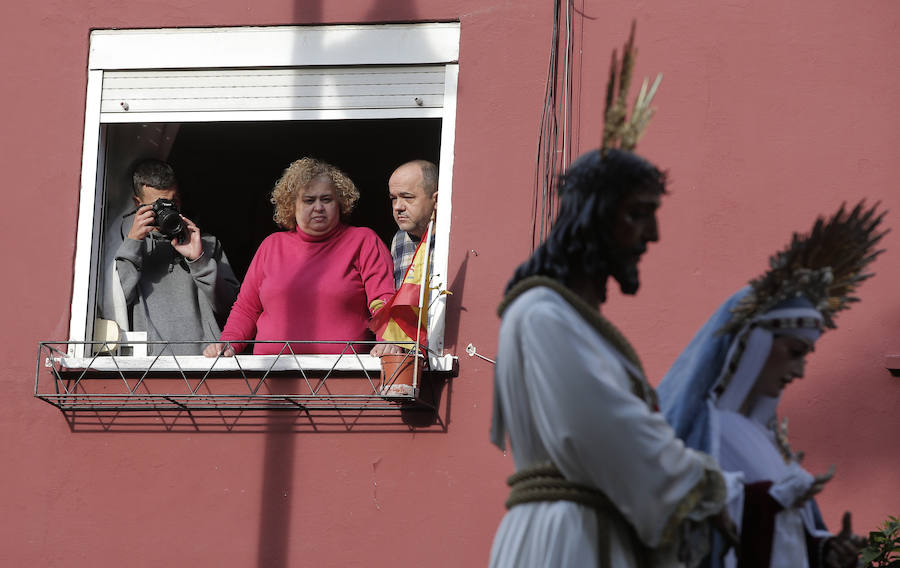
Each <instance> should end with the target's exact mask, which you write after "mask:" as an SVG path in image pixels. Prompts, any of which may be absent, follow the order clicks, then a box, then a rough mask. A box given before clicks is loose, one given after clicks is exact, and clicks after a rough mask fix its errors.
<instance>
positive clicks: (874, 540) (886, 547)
mask: <svg viewBox="0 0 900 568" xmlns="http://www.w3.org/2000/svg"><path fill="white" fill-rule="evenodd" d="M860 559H861V560H862V562H863V566H864V567H865V568H900V519H898V518H897V517H893V516H892V517H888V519H887V520H886V521H885V522H884V524H883V525H882V526H881V527H879V530H877V531H872V532H870V533H869V542H868V546H866V548H864V549H863V551H862V556H861V557H860Z"/></svg>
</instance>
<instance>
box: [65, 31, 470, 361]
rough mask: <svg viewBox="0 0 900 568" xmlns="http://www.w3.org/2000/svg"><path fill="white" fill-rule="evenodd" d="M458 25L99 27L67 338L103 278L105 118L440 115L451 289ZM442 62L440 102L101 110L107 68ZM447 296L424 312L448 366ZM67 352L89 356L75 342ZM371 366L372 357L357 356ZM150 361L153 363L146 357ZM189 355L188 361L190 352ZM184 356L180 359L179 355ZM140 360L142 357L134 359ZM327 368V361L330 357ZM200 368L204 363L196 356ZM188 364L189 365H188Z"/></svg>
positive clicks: (440, 254) (94, 36)
mask: <svg viewBox="0 0 900 568" xmlns="http://www.w3.org/2000/svg"><path fill="white" fill-rule="evenodd" d="M458 60H459V23H424V24H390V25H343V26H309V27H306V26H279V27H240V28H178V29H152V30H95V31H93V32H92V33H91V40H90V56H89V60H88V80H87V99H86V104H85V120H84V147H83V153H82V162H81V188H80V198H79V208H78V229H77V230H78V233H77V236H76V249H75V266H74V276H73V283H72V306H71V316H70V322H69V341H71V342H73V343H77V342H84V341H89V340H90V338H88V337H86V334H87V331H88V329H89V327H90V326H89V325H88V324H89V318H93V314H94V313H95V306H96V301H97V298H96V294H97V284H98V281H97V280H98V278H99V277H100V275H99V268H98V261H99V254H100V247H101V243H100V240H101V225H102V209H103V203H104V196H103V194H102V192H103V181H102V179H101V178H102V176H103V173H104V167H103V164H102V163H101V160H102V153H101V151H100V150H101V147H102V138H103V136H104V135H105V128H104V125H105V124H111V123H116V122H119V123H121V122H136V123H146V122H172V123H181V122H203V121H210V120H215V121H250V120H252V121H266V120H271V121H290V120H315V119H320V120H326V119H354V118H387V119H389V118H440V119H441V121H442V123H441V141H440V144H441V149H440V165H439V188H438V190H439V191H440V195H441V200H440V206H439V207H438V209H437V219H436V226H437V230H436V233H435V246H434V253H433V255H434V256H433V263H434V264H433V266H434V273H435V282H440V283H442V284H443V286H444V287H446V286H447V285H448V282H447V274H448V254H449V237H450V219H451V206H452V189H453V183H452V176H453V149H454V143H455V135H456V91H457V77H458V73H459V65H458ZM407 64H408V65H429V64H437V65H443V67H444V72H445V80H444V98H443V105H442V107H441V108H419V107H416V106H415V105H411V106H410V107H409V108H396V109H368V110H367V109H341V110H335V109H327V110H269V111H231V112H217V113H197V112H165V113H152V114H150V113H130V114H129V113H115V114H113V113H101V108H100V107H101V105H100V103H101V91H102V85H103V78H104V73H106V72H108V71H116V70H142V69H146V70H150V69H176V68H177V69H220V68H221V69H227V68H244V67H249V68H267V67H306V66H364V65H407ZM445 310H446V297H445V296H440V297H438V298H437V299H436V300H435V301H434V303H433V304H432V306H431V309H430V313H429V329H428V334H429V348H430V349H431V350H432V351H433V352H434V353H437V354H438V356H432V357H431V361H430V363H431V366H432V368H433V369H437V370H450V366H451V365H452V360H453V357H452V356H450V355H443V349H444V320H445ZM70 355H71V356H75V357H86V356H89V354H88V353H85V352H84V351H83V350H82V349H78V348H75V347H73V348H71V349H70ZM363 357H364V359H365V363H364V364H365V366H366V367H367V368H370V367H371V368H373V369H374V368H377V359H376V360H369V356H368V355H366V356H363ZM147 359H148V361H147V364H148V366H149V364H150V360H151V359H153V358H147ZM191 359H194V358H191ZM180 360H181V358H179V361H180ZM133 363H135V364H138V363H139V362H138V361H133ZM326 364H327V363H326ZM197 365H199V366H202V361H201V360H197ZM192 366H193V365H192Z"/></svg>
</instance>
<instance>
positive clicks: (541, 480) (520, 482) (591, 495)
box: [506, 462, 618, 513]
mask: <svg viewBox="0 0 900 568" xmlns="http://www.w3.org/2000/svg"><path fill="white" fill-rule="evenodd" d="M506 484H507V485H509V486H510V488H511V490H510V492H509V499H507V500H506V508H507V509H511V508H513V507H515V506H516V505H521V504H522V503H535V502H538V501H572V502H573V503H578V504H580V505H584V506H586V507H591V508H592V509H594V510H596V511H597V512H604V513H611V512H615V513H618V510H617V509H616V507H615V505H613V504H612V502H611V501H610V500H609V498H608V497H607V496H606V495H604V494H603V492H602V491H600V490H598V489H594V488H593V487H588V486H587V485H582V484H580V483H575V482H572V481H569V480H568V479H566V478H565V477H563V474H562V473H560V471H559V469H557V468H556V466H555V465H553V464H552V463H550V462H544V463H540V464H537V465H534V466H531V467H529V468H526V469H523V470H521V471H518V472H516V473H514V474H512V475H510V476H509V478H508V479H507V480H506Z"/></svg>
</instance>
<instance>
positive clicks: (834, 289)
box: [720, 201, 888, 333]
mask: <svg viewBox="0 0 900 568" xmlns="http://www.w3.org/2000/svg"><path fill="white" fill-rule="evenodd" d="M878 206H879V203H876V204H875V205H873V206H872V207H869V208H867V207H866V205H865V202H864V201H860V202H859V203H858V204H856V206H855V207H853V209H851V210H849V211H848V210H847V208H846V204H842V205H841V208H840V209H839V210H838V211H837V213H835V214H834V215H832V216H831V218H829V219H827V220H826V219H824V218H823V217H819V218H818V219H816V222H815V224H814V225H813V228H812V230H811V231H810V232H809V233H807V234H798V233H794V235H793V237H792V238H791V242H790V244H789V245H788V246H787V247H786V248H785V249H784V250H783V251H781V252H779V253H776V254H775V255H773V256H772V257H771V258H770V259H769V270H768V271H767V272H766V273H765V274H763V275H761V276H760V277H758V278H756V279H754V280H751V281H750V287H751V291H750V293H749V294H747V295H746V296H744V297H743V298H742V299H741V301H740V302H739V303H738V304H737V305H736V306H735V307H734V308H733V309H732V318H731V320H730V321H729V322H728V323H727V324H726V325H725V326H724V327H723V328H722V329H721V330H720V332H721V333H732V332H735V331H737V330H739V329H741V328H742V327H743V326H744V325H745V324H746V323H747V322H749V321H751V320H753V319H754V318H755V317H757V316H758V315H761V314H764V313H766V312H767V311H769V310H771V309H772V308H773V307H775V305H777V304H778V303H780V302H783V301H784V300H787V299H789V298H794V297H798V296H802V297H805V298H806V299H807V300H809V301H810V302H812V304H813V306H815V308H816V309H817V310H818V311H819V312H820V313H821V314H822V318H823V320H824V322H825V326H826V327H829V328H834V327H836V326H835V323H834V317H835V315H836V314H837V312H840V311H841V310H845V309H847V308H849V307H850V304H852V303H854V302H858V301H859V298H857V297H856V296H854V293H855V291H856V288H857V287H858V286H859V285H860V284H861V283H862V282H863V281H864V280H867V279H868V278H871V277H872V276H873V275H874V273H871V272H865V270H866V267H867V266H868V265H869V264H870V263H871V262H872V261H873V260H875V258H876V257H877V256H878V255H879V254H881V253H882V252H884V250H883V249H879V250H876V249H875V247H876V245H877V244H878V242H879V241H880V240H881V239H882V237H884V235H886V234H887V233H888V231H887V230H883V231H879V225H880V224H881V221H882V219H883V218H884V215H885V213H886V212H885V211H882V212H878Z"/></svg>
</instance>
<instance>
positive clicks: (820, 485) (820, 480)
mask: <svg viewBox="0 0 900 568" xmlns="http://www.w3.org/2000/svg"><path fill="white" fill-rule="evenodd" d="M832 477H834V464H832V466H831V467H830V468H828V471H826V472H825V473H822V474H819V475H817V476H815V477H814V478H813V482H812V485H810V486H809V489H807V490H806V493H804V494H803V495H801V496H800V497H798V498H797V500H796V501H794V507H800V506H802V505H803V504H804V503H805V502H807V501H808V500H810V499H812V498H813V497H815V496H816V495H817V494H818V493H820V492H821V491H822V490H823V489H825V484H826V483H828V482H829V481H831V478H832Z"/></svg>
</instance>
